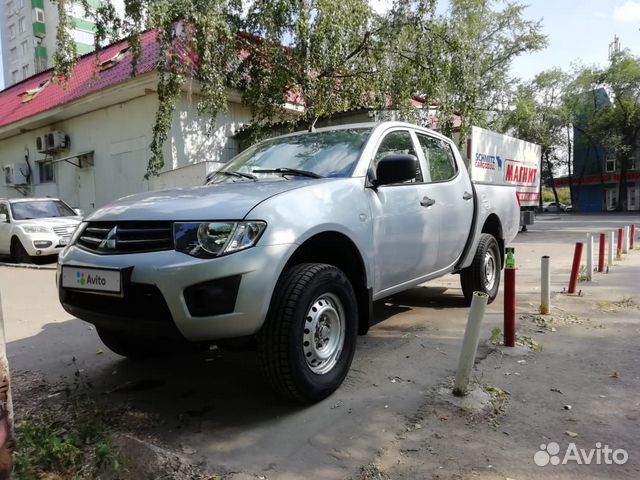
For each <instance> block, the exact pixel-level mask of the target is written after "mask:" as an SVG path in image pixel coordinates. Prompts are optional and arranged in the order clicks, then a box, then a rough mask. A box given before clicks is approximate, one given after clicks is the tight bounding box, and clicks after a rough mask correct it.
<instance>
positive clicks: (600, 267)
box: [598, 233, 607, 273]
mask: <svg viewBox="0 0 640 480" xmlns="http://www.w3.org/2000/svg"><path fill="white" fill-rule="evenodd" d="M606 248H607V234H606V233H601V234H600V242H598V272H600V273H603V272H604V255H605V253H604V252H605V249H606Z"/></svg>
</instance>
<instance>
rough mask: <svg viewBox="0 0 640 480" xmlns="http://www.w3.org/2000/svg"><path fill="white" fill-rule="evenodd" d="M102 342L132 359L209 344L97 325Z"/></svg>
mask: <svg viewBox="0 0 640 480" xmlns="http://www.w3.org/2000/svg"><path fill="white" fill-rule="evenodd" d="M96 331H97V332H98V336H99V337H100V340H102V343H104V344H105V346H106V347H107V348H108V349H109V350H111V351H112V352H113V353H117V354H118V355H122V356H123V357H127V358H129V359H131V360H143V359H145V358H153V357H159V356H171V355H175V354H179V353H190V352H195V351H199V350H203V349H204V348H205V347H207V345H205V344H200V343H189V342H187V341H186V340H184V341H180V340H176V341H170V340H168V339H164V338H155V337H144V336H141V335H136V334H132V333H130V332H115V331H112V330H105V329H104V328H98V327H96Z"/></svg>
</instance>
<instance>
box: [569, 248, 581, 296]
mask: <svg viewBox="0 0 640 480" xmlns="http://www.w3.org/2000/svg"><path fill="white" fill-rule="evenodd" d="M582 250H584V243H580V242H577V243H576V249H575V251H574V252H573V265H572V267H571V278H570V279H569V291H568V292H567V293H576V286H577V285H578V276H579V275H580V262H581V261H582Z"/></svg>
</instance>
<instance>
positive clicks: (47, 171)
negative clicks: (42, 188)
mask: <svg viewBox="0 0 640 480" xmlns="http://www.w3.org/2000/svg"><path fill="white" fill-rule="evenodd" d="M38 174H39V177H40V183H50V182H53V181H54V178H53V162H51V161H44V162H38Z"/></svg>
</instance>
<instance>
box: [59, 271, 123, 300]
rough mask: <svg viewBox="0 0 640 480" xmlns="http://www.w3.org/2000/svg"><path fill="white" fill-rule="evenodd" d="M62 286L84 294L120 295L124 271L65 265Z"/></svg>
mask: <svg viewBox="0 0 640 480" xmlns="http://www.w3.org/2000/svg"><path fill="white" fill-rule="evenodd" d="M62 286H63V287H64V288H73V289H74V290H81V291H84V292H92V293H110V294H116V295H120V294H122V271H121V270H118V269H107V268H93V267H74V266H68V265H63V266H62Z"/></svg>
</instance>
